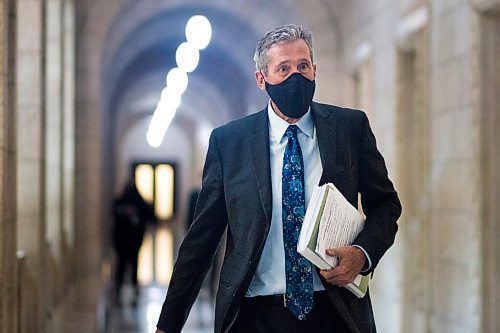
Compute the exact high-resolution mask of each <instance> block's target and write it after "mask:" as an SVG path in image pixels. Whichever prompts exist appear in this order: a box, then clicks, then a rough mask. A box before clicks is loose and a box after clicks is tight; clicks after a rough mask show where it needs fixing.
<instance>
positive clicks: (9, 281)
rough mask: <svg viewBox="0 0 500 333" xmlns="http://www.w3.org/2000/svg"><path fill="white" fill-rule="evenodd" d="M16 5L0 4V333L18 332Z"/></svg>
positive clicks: (4, 1)
mask: <svg viewBox="0 0 500 333" xmlns="http://www.w3.org/2000/svg"><path fill="white" fill-rule="evenodd" d="M15 20H16V16H15V2H14V1H13V0H2V1H0V78H1V81H0V102H1V103H0V332H17V324H18V318H17V314H18V312H17V297H16V296H17V295H16V294H17V287H18V283H17V282H18V281H17V265H16V169H15V165H16V139H15V135H16V132H15V121H16V118H15V104H14V103H15V56H16V50H15Z"/></svg>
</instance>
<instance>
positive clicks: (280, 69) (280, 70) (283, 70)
mask: <svg viewBox="0 0 500 333" xmlns="http://www.w3.org/2000/svg"><path fill="white" fill-rule="evenodd" d="M278 71H279V72H281V73H285V72H286V71H287V68H286V67H280V68H278Z"/></svg>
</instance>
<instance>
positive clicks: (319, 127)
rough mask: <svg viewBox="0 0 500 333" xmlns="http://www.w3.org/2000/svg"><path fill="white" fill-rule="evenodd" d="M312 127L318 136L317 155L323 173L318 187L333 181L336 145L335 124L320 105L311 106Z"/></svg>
mask: <svg viewBox="0 0 500 333" xmlns="http://www.w3.org/2000/svg"><path fill="white" fill-rule="evenodd" d="M311 111H312V116H313V119H314V126H315V127H316V134H317V135H318V146H319V155H320V157H321V165H322V166H323V173H322V175H321V179H320V182H319V185H323V184H325V183H327V182H329V181H331V180H332V179H333V174H334V170H335V147H336V145H337V140H336V136H337V123H336V121H335V117H333V116H332V113H331V112H325V111H324V110H323V109H322V108H321V106H320V105H318V104H317V103H314V102H313V104H312V105H311Z"/></svg>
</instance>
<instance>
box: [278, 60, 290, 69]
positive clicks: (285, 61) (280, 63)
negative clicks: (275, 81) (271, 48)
mask: <svg viewBox="0 0 500 333" xmlns="http://www.w3.org/2000/svg"><path fill="white" fill-rule="evenodd" d="M288 63H290V60H283V61H281V62H279V63H278V66H277V67H280V66H281V65H285V64H288Z"/></svg>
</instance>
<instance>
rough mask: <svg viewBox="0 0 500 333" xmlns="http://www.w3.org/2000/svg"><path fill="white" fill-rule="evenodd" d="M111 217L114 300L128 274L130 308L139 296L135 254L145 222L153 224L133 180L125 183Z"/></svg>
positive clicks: (118, 298)
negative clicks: (127, 273)
mask: <svg viewBox="0 0 500 333" xmlns="http://www.w3.org/2000/svg"><path fill="white" fill-rule="evenodd" d="M113 217H114V230H113V245H114V247H115V251H116V257H117V265H116V274H115V286H114V287H115V289H114V291H115V295H114V296H115V300H116V301H119V300H120V293H121V289H122V286H123V282H124V280H125V273H126V272H129V273H130V275H129V276H130V279H131V283H132V285H133V288H134V299H133V304H135V303H136V301H137V296H138V293H139V288H138V283H137V263H138V259H139V250H140V248H141V245H142V240H143V238H144V233H145V231H146V226H147V224H148V222H153V221H155V217H154V213H153V209H152V207H151V206H150V205H149V204H148V203H146V201H144V199H143V198H142V196H141V195H140V194H139V191H138V190H137V187H136V186H135V183H134V181H133V180H131V181H129V182H128V183H127V185H126V187H125V190H124V191H123V194H122V195H121V196H120V197H119V198H118V199H116V200H115V202H114V204H113Z"/></svg>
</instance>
